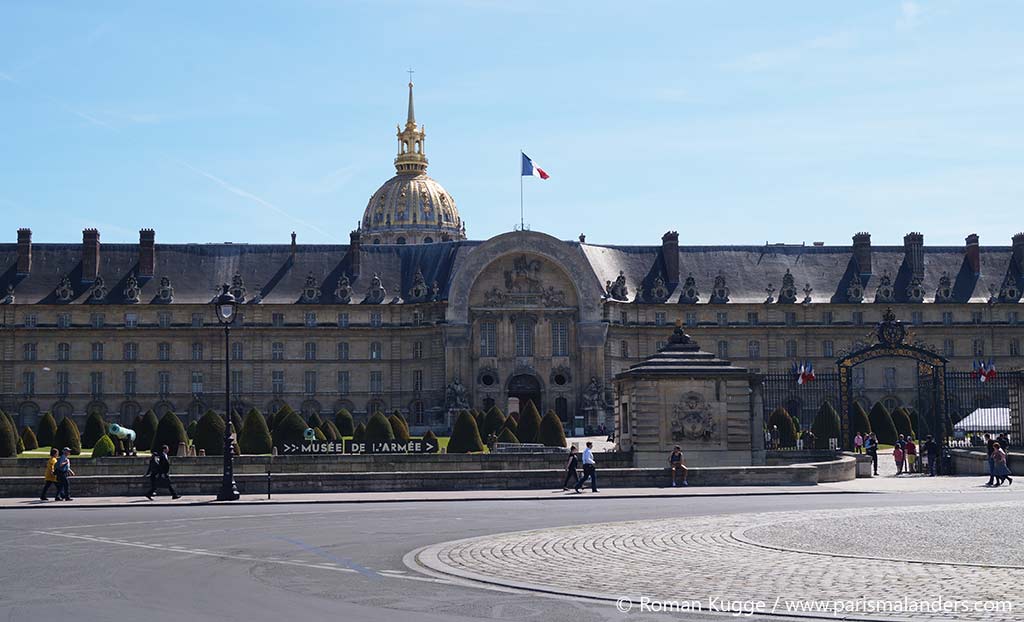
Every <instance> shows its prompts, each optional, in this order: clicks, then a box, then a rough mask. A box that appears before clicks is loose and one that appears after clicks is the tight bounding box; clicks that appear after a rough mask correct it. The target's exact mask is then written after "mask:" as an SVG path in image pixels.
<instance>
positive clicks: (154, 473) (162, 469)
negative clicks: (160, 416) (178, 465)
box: [146, 445, 181, 501]
mask: <svg viewBox="0 0 1024 622" xmlns="http://www.w3.org/2000/svg"><path fill="white" fill-rule="evenodd" d="M168 450H169V448H168V447H167V445H164V446H163V447H161V448H160V451H157V450H155V449H154V450H153V457H152V458H150V459H149V468H148V469H146V475H147V476H148V477H149V492H147V493H146V498H147V499H149V500H150V501H152V500H153V495H155V494H156V489H157V488H166V489H167V491H168V492H170V493H171V498H172V499H180V498H181V495H179V494H178V493H176V492H174V486H172V485H171V459H170V458H169V457H167V452H168Z"/></svg>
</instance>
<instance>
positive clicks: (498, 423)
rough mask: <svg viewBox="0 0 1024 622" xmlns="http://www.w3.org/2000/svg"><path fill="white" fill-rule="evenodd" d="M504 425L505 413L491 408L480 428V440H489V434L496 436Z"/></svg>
mask: <svg viewBox="0 0 1024 622" xmlns="http://www.w3.org/2000/svg"><path fill="white" fill-rule="evenodd" d="M504 425H505V413H503V412H501V409H500V408H498V407H497V406H491V408H490V410H488V411H487V414H486V415H484V425H483V427H481V428H480V436H481V437H482V438H490V436H491V434H494V435H497V434H498V433H499V432H500V431H501V428H502V427H503V426H504Z"/></svg>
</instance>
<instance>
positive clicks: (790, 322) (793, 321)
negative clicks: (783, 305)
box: [785, 311, 796, 326]
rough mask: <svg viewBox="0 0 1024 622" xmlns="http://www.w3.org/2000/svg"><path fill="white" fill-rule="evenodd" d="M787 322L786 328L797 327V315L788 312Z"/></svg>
mask: <svg viewBox="0 0 1024 622" xmlns="http://www.w3.org/2000/svg"><path fill="white" fill-rule="evenodd" d="M785 321H786V326H796V313H794V312H793V311H786V315H785Z"/></svg>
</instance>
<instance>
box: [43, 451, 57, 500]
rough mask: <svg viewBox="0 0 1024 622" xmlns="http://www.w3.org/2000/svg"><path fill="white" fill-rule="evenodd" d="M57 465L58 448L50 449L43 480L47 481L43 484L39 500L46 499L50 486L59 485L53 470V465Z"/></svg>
mask: <svg viewBox="0 0 1024 622" xmlns="http://www.w3.org/2000/svg"><path fill="white" fill-rule="evenodd" d="M56 465H57V448H56V447H55V448H53V449H51V450H50V459H49V460H47V461H46V474H45V475H44V476H43V480H44V481H45V482H46V483H45V484H43V492H41V493H39V500H40V501H46V491H47V490H49V489H50V486H53V487H54V488H56V487H57V474H56V473H54V472H53V467H54V466H56Z"/></svg>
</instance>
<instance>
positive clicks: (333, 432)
mask: <svg viewBox="0 0 1024 622" xmlns="http://www.w3.org/2000/svg"><path fill="white" fill-rule="evenodd" d="M320 429H321V430H322V431H323V433H324V436H325V437H327V440H329V441H331V442H332V443H333V442H334V441H340V440H341V435H340V434H338V427H337V426H336V425H334V422H333V421H331V420H330V419H325V420H324V425H323V427H321V428H320Z"/></svg>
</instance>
